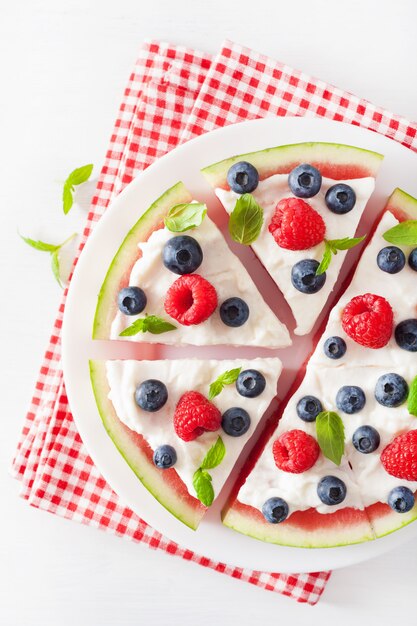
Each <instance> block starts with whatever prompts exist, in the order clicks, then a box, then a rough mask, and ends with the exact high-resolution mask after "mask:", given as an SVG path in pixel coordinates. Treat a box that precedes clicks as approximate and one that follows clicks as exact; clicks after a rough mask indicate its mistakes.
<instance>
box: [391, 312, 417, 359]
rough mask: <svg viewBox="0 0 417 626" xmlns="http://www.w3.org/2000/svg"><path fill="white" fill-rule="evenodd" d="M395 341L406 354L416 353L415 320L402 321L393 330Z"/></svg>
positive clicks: (416, 329)
mask: <svg viewBox="0 0 417 626" xmlns="http://www.w3.org/2000/svg"><path fill="white" fill-rule="evenodd" d="M395 341H396V342H397V343H398V345H399V346H400V348H402V349H403V350H407V351H408V352H417V319H409V320H404V321H403V322H400V323H399V324H397V326H396V328H395Z"/></svg>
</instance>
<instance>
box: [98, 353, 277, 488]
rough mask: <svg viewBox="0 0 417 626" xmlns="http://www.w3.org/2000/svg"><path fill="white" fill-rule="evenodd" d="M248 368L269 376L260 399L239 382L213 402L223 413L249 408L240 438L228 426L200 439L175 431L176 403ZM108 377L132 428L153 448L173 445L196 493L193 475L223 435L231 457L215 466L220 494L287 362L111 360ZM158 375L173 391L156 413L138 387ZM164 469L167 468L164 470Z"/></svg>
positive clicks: (121, 414) (121, 412)
mask: <svg viewBox="0 0 417 626" xmlns="http://www.w3.org/2000/svg"><path fill="white" fill-rule="evenodd" d="M237 367H242V370H245V369H256V370H258V371H259V372H261V373H262V374H263V376H264V377H265V379H266V386H265V389H264V391H263V392H262V393H261V394H260V395H259V396H258V397H256V398H245V397H243V396H241V395H240V394H239V393H238V392H237V390H236V386H235V384H231V385H226V386H225V387H224V388H223V391H222V392H221V393H220V394H219V395H218V396H216V397H215V398H214V400H213V404H215V406H217V408H218V409H219V410H220V412H221V413H222V414H223V413H224V412H225V411H226V410H227V409H229V408H231V407H236V406H237V407H241V408H243V409H245V410H246V411H247V412H248V413H249V415H250V417H251V426H250V428H249V430H248V431H247V432H246V433H245V434H244V435H242V436H240V437H231V436H230V435H227V434H226V433H225V432H224V431H223V430H222V429H220V430H218V431H216V432H206V433H203V434H202V435H201V436H199V437H197V439H194V441H183V440H182V439H180V438H179V437H178V435H177V434H176V433H175V430H174V426H173V415H174V411H175V407H176V405H177V403H178V401H179V399H180V397H181V396H182V394H183V393H185V392H186V391H199V392H200V393H202V394H203V395H205V396H206V397H207V395H208V391H209V386H210V383H212V382H213V381H214V380H216V378H217V377H218V376H219V375H220V374H222V373H223V372H225V371H226V370H230V369H234V368H237ZM106 370H107V379H108V382H109V387H110V393H109V398H110V400H111V401H112V403H113V406H114V408H115V410H116V413H117V416H118V417H119V419H120V420H121V421H122V422H123V423H124V424H126V426H128V427H129V428H130V429H132V430H134V431H136V432H138V433H140V434H141V435H143V437H144V438H145V439H146V441H147V442H148V443H149V445H150V447H151V448H152V450H155V449H156V448H157V447H158V446H160V445H163V444H169V445H171V446H173V447H174V448H175V450H176V452H177V462H176V464H175V466H174V467H175V470H176V471H177V473H178V474H179V476H180V478H181V479H182V480H183V481H184V483H185V485H186V486H187V489H188V491H189V492H190V493H191V494H192V495H194V496H195V490H194V488H193V475H194V472H195V471H196V469H197V468H198V467H199V466H200V464H201V462H202V460H203V458H204V456H205V454H206V452H207V451H208V449H209V448H210V447H211V446H212V445H213V444H214V443H215V442H216V440H217V437H218V436H219V435H220V436H221V437H222V439H223V442H224V444H225V446H226V455H225V457H224V459H223V461H222V463H221V464H220V465H219V466H217V467H216V468H214V469H212V470H210V474H211V476H212V478H213V483H212V484H213V488H214V492H215V494H216V496H217V495H218V494H219V492H220V490H221V488H222V486H223V484H224V483H225V481H226V479H227V478H228V476H229V474H230V472H231V471H232V468H233V466H234V464H235V462H236V460H237V458H238V456H239V455H240V453H241V451H242V449H243V447H244V445H245V443H246V442H247V441H248V440H249V439H250V437H251V436H252V435H253V433H254V431H255V428H256V426H257V424H258V423H259V421H260V419H261V418H262V416H263V414H264V413H265V411H266V409H267V408H268V406H269V405H270V403H271V401H272V399H273V398H274V397H275V395H276V392H277V380H278V378H279V376H280V374H281V370H282V365H281V361H280V360H279V359H276V358H270V359H252V360H242V359H239V360H227V361H215V360H208V361H199V360H194V359H191V360H185V359H184V360H173V361H168V360H166V361H107V362H106ZM150 378H154V379H155V378H156V379H157V380H160V381H162V382H163V383H164V384H165V385H166V387H167V389H168V400H167V402H166V404H165V405H164V406H163V407H162V408H161V409H160V410H159V411H156V412H155V413H149V412H147V411H143V410H142V409H141V408H140V407H138V405H137V404H136V402H135V399H134V393H135V389H136V386H137V385H138V384H140V383H141V382H143V381H144V380H147V379H150ZM161 471H163V470H161Z"/></svg>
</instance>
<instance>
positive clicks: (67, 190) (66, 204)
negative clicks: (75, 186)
mask: <svg viewBox="0 0 417 626" xmlns="http://www.w3.org/2000/svg"><path fill="white" fill-rule="evenodd" d="M73 204H74V198H73V196H72V186H71V185H70V184H68V183H65V185H64V188H63V190H62V208H63V211H64V213H65V215H66V214H67V213H68V212H69V210H70V209H71V207H72V205H73Z"/></svg>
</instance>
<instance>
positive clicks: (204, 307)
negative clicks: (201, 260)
mask: <svg viewBox="0 0 417 626" xmlns="http://www.w3.org/2000/svg"><path fill="white" fill-rule="evenodd" d="M164 306H165V311H166V312H167V313H168V315H170V316H171V317H173V318H174V320H177V322H179V323H180V324H183V325H184V326H191V325H192V324H200V323H201V322H205V320H206V319H208V318H209V317H210V315H211V314H212V313H213V311H214V310H215V308H216V306H217V293H216V290H215V288H214V287H213V285H211V284H210V283H209V282H208V281H207V280H206V279H205V278H203V277H202V276H199V275H198V274H185V275H184V276H180V277H179V278H177V280H176V281H175V282H173V283H172V285H171V287H170V288H169V289H168V292H167V295H166V297H165V304H164Z"/></svg>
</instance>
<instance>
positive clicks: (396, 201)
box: [223, 189, 417, 547]
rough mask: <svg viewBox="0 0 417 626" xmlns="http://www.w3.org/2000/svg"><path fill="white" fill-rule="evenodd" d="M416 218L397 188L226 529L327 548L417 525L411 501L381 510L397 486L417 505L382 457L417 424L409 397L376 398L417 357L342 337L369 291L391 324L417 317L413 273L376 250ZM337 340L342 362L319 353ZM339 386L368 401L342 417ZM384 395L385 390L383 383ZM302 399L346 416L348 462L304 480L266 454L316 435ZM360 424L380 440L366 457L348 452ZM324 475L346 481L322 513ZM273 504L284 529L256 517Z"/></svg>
mask: <svg viewBox="0 0 417 626" xmlns="http://www.w3.org/2000/svg"><path fill="white" fill-rule="evenodd" d="M416 219H417V200H416V199H414V198H412V197H411V196H409V195H408V194H406V193H405V192H403V191H401V190H399V189H397V190H395V191H394V193H393V194H392V195H391V197H390V198H389V200H388V203H387V205H386V208H385V210H384V212H383V213H382V215H381V216H380V217H379V218H378V220H377V222H376V225H375V227H374V229H373V234H372V238H371V237H370V236H369V237H368V244H367V246H366V248H365V249H364V251H363V253H362V256H361V258H360V260H359V262H358V264H357V267H356V270H355V271H354V273H352V276H351V282H350V284H349V286H348V287H347V289H346V291H345V293H344V294H343V296H342V297H341V299H340V301H339V302H338V303H337V304H336V306H335V307H334V308H333V309H332V311H331V313H330V316H329V320H328V323H327V326H326V327H325V328H324V332H322V334H321V336H320V337H319V338H318V341H317V343H316V348H315V350H314V352H313V354H312V356H311V358H310V360H309V362H308V364H307V367H306V371H305V376H304V378H303V379H302V380H300V378H302V377H301V376H300V378H299V379H298V381H297V383H296V384H295V386H294V387H293V389H292V390H291V391H290V394H289V396H288V398H287V399H286V400H285V402H284V403H283V408H282V409H281V411H280V415H279V416H278V417H279V418H280V419H279V422H278V425H277V427H276V428H275V427H274V424H272V425H271V427H270V430H269V432H268V433H265V435H264V436H263V437H262V439H261V440H260V442H259V444H258V445H257V447H256V449H254V451H253V454H252V455H251V457H250V458H249V459H248V461H247V463H246V466H245V468H244V470H243V472H242V475H241V477H240V479H239V481H238V483H237V484H236V485H235V487H234V489H233V493H232V494H231V496H230V499H229V503H228V505H227V506H226V508H225V509H224V512H223V521H224V523H225V524H226V525H227V526H230V527H232V528H234V529H235V530H238V531H239V532H242V533H244V534H247V535H250V536H252V537H255V538H257V539H260V540H263V541H269V542H272V543H279V544H285V545H291V546H304V547H307V546H308V547H330V546H336V545H344V544H351V543H357V542H360V541H365V540H367V539H372V538H376V537H380V536H383V535H385V534H388V533H390V532H393V531H395V530H397V529H398V528H401V527H402V526H404V525H406V524H409V523H410V522H412V521H413V520H415V519H417V504H416V505H414V507H412V508H411V509H410V510H408V511H406V512H403V513H398V512H396V511H394V510H393V509H392V508H391V507H390V506H389V505H388V504H387V501H388V496H389V493H390V491H391V490H392V489H393V488H396V487H399V486H403V487H407V489H409V490H410V491H411V492H414V493H415V497H416V501H417V493H416V492H417V481H415V482H414V481H410V480H404V479H400V478H396V477H395V476H392V475H389V474H388V473H387V472H386V470H385V469H384V467H383V465H382V463H381V460H380V453H381V452H382V450H383V449H384V448H385V446H386V445H388V444H389V443H390V442H391V441H392V440H393V439H394V438H395V437H396V436H397V435H398V434H401V433H403V432H407V431H408V430H414V429H416V424H415V419H416V418H415V417H414V416H412V415H410V414H409V412H408V409H407V403H406V401H405V399H403V400H402V402H401V403H399V404H397V405H396V406H392V405H391V406H390V405H389V404H384V403H383V400H382V399H381V397H380V396H379V399H377V394H376V389H377V383H378V381H379V380H380V378H382V377H383V376H384V375H386V374H388V373H389V374H395V375H396V376H399V377H401V378H402V379H404V380H405V382H406V383H407V384H408V385H410V384H411V381H412V380H413V379H414V377H415V376H416V373H417V372H416V361H415V352H412V351H408V350H405V349H401V348H400V347H399V345H398V344H397V342H396V340H395V339H394V333H393V335H392V337H391V339H390V340H389V341H388V343H386V345H384V346H383V347H381V348H379V349H372V348H369V347H367V346H366V345H360V344H358V343H357V342H356V341H354V340H353V339H352V338H351V337H350V336H348V335H347V334H346V333H345V332H344V330H343V328H342V325H341V317H342V313H343V311H344V308H345V306H346V304H347V303H348V302H350V301H351V300H352V298H355V297H358V296H360V294H364V293H366V292H372V293H374V294H377V295H382V297H385V298H386V299H387V300H388V301H389V303H390V305H391V307H392V309H393V311H394V320H395V324H398V323H400V322H401V320H404V319H409V318H411V317H413V318H415V317H416V312H417V291H416V289H415V280H416V276H415V271H414V270H412V269H411V267H409V266H408V264H406V265H405V266H404V267H403V269H402V270H401V271H399V272H397V273H395V274H389V273H387V272H386V271H382V270H381V269H380V267H379V266H378V264H377V256H378V253H379V251H380V250H381V249H382V248H384V247H385V246H387V245H389V243H388V242H387V241H386V240H385V239H384V235H385V233H386V232H387V231H388V230H389V229H391V228H392V227H393V226H395V225H396V224H398V223H399V222H401V221H404V220H416ZM398 247H399V248H400V249H401V250H402V251H403V253H404V255H405V258H408V256H409V254H410V252H411V250H412V249H413V248H414V247H417V241H416V244H415V246H412V245H407V246H406V245H401V244H398ZM413 285H414V286H413ZM333 337H339V338H341V339H342V340H343V342H344V343H345V346H346V351H345V353H344V354H343V355H342V356H341V357H340V358H338V359H334V358H329V356H328V354H326V353H325V343H326V341H328V340H329V339H330V338H333ZM343 386H349V387H354V388H359V389H360V390H361V391H362V392H363V394H364V398H365V402H364V404H363V405H362V406H360V408H359V409H357V410H354V411H353V412H352V413H351V414H348V413H345V412H344V408H343V403H342V404H340V400H339V401H338V400H337V396H338V392H339V390H340V389H341V388H342V387H343ZM384 389H385V391H386V392H387V393H388V392H390V386H389V385H388V387H387V388H385V387H384ZM306 396H313V397H315V398H318V399H319V400H320V402H321V405H322V409H323V410H324V411H333V412H337V413H338V414H339V416H340V417H341V418H342V420H343V423H344V430H345V449H344V456H343V459H342V463H341V465H340V466H337V465H335V464H334V463H333V462H332V461H330V460H329V459H327V458H325V457H324V456H323V454H321V455H320V456H319V459H318V461H317V462H316V464H315V465H314V466H313V467H312V468H311V469H309V470H307V471H305V472H304V473H301V474H289V473H288V472H284V471H283V470H279V469H278V468H277V467H276V466H275V463H274V458H273V453H272V447H273V443H274V441H275V440H276V439H278V438H279V437H280V435H282V434H283V433H286V432H287V431H289V430H293V429H301V430H303V431H305V432H306V433H308V434H309V435H311V436H312V437H317V433H316V427H315V422H314V421H310V422H308V421H307V422H306V421H303V420H302V419H300V417H299V413H298V409H297V407H298V406H299V402H300V401H301V400H302V398H305V397H306ZM341 407H342V408H341ZM275 423H276V422H275ZM363 427H372V428H373V429H374V430H376V432H377V433H378V437H379V439H380V443H378V444H375V445H376V447H374V448H373V449H372V451H371V452H368V453H363V452H361V451H360V450H358V449H357V447H356V446H355V445H354V433H355V432H356V431H357V429H359V428H363ZM328 475H330V476H336V477H338V478H340V479H341V480H343V481H344V483H345V485H346V486H347V495H346V498H345V499H344V500H343V501H342V502H340V504H337V505H336V506H334V505H332V506H327V508H326V505H323V503H322V502H320V500H317V502H316V503H315V504H314V499H315V498H317V484H318V482H319V480H321V478H323V477H324V476H328ZM271 497H281V498H284V500H285V501H286V502H287V503H288V505H289V515H288V517H287V519H285V521H282V522H281V523H275V524H272V523H269V522H267V521H266V519H265V517H264V516H263V514H262V513H261V509H262V503H263V502H264V501H266V500H267V499H268V498H271ZM308 505H310V506H308ZM333 511H334V512H333Z"/></svg>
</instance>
